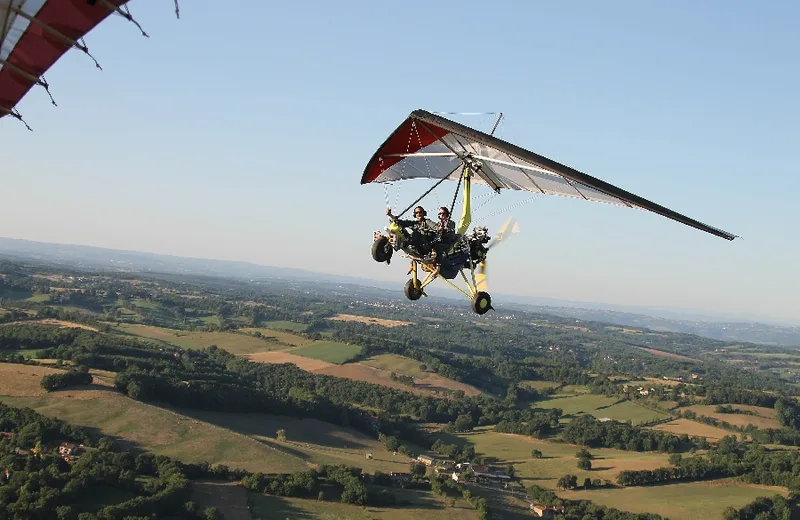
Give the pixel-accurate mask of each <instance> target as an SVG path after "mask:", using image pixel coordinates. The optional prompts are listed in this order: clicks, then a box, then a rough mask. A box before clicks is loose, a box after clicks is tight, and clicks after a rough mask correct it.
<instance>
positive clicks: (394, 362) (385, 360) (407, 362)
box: [361, 354, 427, 377]
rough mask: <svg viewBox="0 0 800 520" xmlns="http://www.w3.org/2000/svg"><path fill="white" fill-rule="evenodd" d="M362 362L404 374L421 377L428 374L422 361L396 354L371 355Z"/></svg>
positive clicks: (369, 365)
mask: <svg viewBox="0 0 800 520" xmlns="http://www.w3.org/2000/svg"><path fill="white" fill-rule="evenodd" d="M361 364H362V365H367V366H368V367H373V368H379V369H381V370H386V371H389V372H396V373H397V374H400V375H404V376H411V377H419V376H422V375H425V374H427V372H426V371H424V370H422V368H421V366H422V363H420V362H419V361H417V360H415V359H411V358H407V357H403V356H398V355H396V354H378V355H377V356H370V357H368V358H367V359H365V360H364V361H362V362H361Z"/></svg>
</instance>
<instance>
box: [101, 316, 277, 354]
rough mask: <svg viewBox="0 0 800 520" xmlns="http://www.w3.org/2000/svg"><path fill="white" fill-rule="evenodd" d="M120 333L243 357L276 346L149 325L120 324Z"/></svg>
mask: <svg viewBox="0 0 800 520" xmlns="http://www.w3.org/2000/svg"><path fill="white" fill-rule="evenodd" d="M116 328H117V330H119V331H120V332H125V333H128V334H133V335H135V336H139V337H142V338H147V339H153V340H158V341H163V342H165V343H169V344H172V345H175V346H177V347H181V348H185V349H200V348H206V347H210V346H211V345H216V346H217V347H219V348H221V349H224V350H227V351H228V352H230V353H231V354H236V355H243V354H254V353H257V352H268V351H270V350H274V349H275V348H277V347H278V345H277V344H276V343H274V342H269V341H267V340H265V339H261V338H256V337H255V336H250V335H247V334H236V333H233V332H190V331H184V330H176V329H166V328H162V327H153V326H150V325H130V324H125V323H123V324H120V325H119V326H118V327H116Z"/></svg>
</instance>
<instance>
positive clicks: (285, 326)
mask: <svg viewBox="0 0 800 520" xmlns="http://www.w3.org/2000/svg"><path fill="white" fill-rule="evenodd" d="M264 325H266V326H267V328H268V329H278V330H290V331H292V332H303V331H304V330H306V329H307V328H308V325H306V324H305V323H297V322H294V321H286V320H276V321H268V322H266V323H265V324H264Z"/></svg>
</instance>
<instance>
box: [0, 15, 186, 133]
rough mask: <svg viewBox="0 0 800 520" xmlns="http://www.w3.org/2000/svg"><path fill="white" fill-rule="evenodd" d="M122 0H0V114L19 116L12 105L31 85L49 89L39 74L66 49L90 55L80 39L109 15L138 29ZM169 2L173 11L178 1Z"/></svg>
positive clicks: (20, 117) (48, 67) (47, 68)
mask: <svg viewBox="0 0 800 520" xmlns="http://www.w3.org/2000/svg"><path fill="white" fill-rule="evenodd" d="M128 1H129V0H0V118H2V117H5V116H11V117H14V118H16V119H19V120H20V121H22V116H21V115H20V114H19V112H18V111H17V110H16V106H17V104H18V103H19V102H20V101H21V100H22V98H23V97H25V95H26V94H27V93H28V91H29V90H30V89H31V88H33V86H34V85H40V86H42V87H44V88H45V90H47V91H48V94H49V92H50V91H49V84H48V83H47V81H46V80H45V79H44V74H45V73H46V72H47V71H48V70H49V69H50V67H52V66H53V64H55V63H56V62H57V61H58V60H59V59H60V58H61V57H62V56H63V55H64V54H65V53H66V52H67V51H68V50H69V49H70V48H72V47H75V48H77V49H80V50H81V51H83V52H84V53H86V54H87V55H89V57H91V54H89V49H88V48H87V47H86V45H85V44H84V43H83V42H82V39H83V37H84V36H85V35H86V34H87V33H88V32H89V31H91V30H92V29H94V28H95V27H96V26H97V25H98V24H100V23H101V22H102V21H103V20H105V19H106V18H108V16H109V15H111V14H114V13H116V14H119V15H121V16H122V17H123V18H126V19H127V20H128V21H130V22H133V23H134V24H136V26H137V27H139V29H140V30H142V28H141V27H140V26H139V24H138V23H136V21H135V20H134V19H133V17H132V16H131V14H130V12H129V11H128V10H127V8H126V7H125V4H127V3H128ZM174 4H175V14H176V15H179V11H178V0H174ZM142 34H144V35H145V36H147V34H146V33H145V32H144V31H143V30H142ZM92 60H94V58H92ZM94 63H95V65H97V67H98V68H99V67H100V65H99V64H97V62H96V61H95V62H94ZM51 100H52V98H51ZM53 104H55V102H53ZM23 122H24V121H23ZM26 126H27V125H26ZM29 129H30V127H29Z"/></svg>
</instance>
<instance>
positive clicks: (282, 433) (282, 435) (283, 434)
mask: <svg viewBox="0 0 800 520" xmlns="http://www.w3.org/2000/svg"><path fill="white" fill-rule="evenodd" d="M276 433H277V435H278V440H279V441H281V442H286V430H284V429H283V428H281V429H280V430H278V431H277V432H276Z"/></svg>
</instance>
